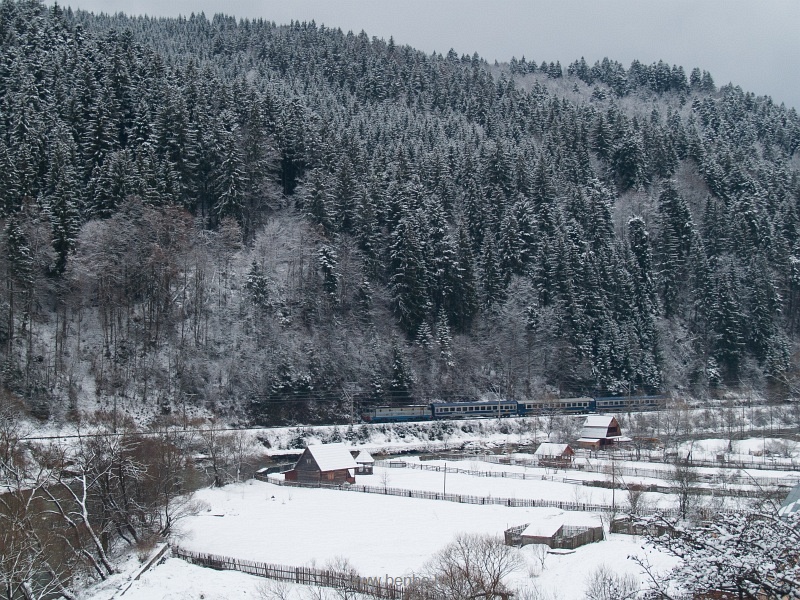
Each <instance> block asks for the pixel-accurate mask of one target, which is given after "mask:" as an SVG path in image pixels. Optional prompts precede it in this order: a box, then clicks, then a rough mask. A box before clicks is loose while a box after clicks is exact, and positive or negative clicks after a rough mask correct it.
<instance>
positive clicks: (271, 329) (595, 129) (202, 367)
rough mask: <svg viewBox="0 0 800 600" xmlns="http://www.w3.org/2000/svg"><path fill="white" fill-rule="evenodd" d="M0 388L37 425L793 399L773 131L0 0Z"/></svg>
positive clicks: (670, 103)
mask: <svg viewBox="0 0 800 600" xmlns="http://www.w3.org/2000/svg"><path fill="white" fill-rule="evenodd" d="M0 44H2V53H0V173H2V177H1V178H0V230H1V231H2V234H1V237H0V245H2V252H0V272H2V273H3V279H4V285H3V286H2V290H1V291H0V294H1V295H0V367H1V368H0V378H1V381H2V386H3V389H4V392H3V393H4V394H5V395H14V396H17V397H19V398H20V399H22V400H23V401H24V402H25V403H26V404H27V406H28V408H29V409H30V410H31V411H32V412H33V414H34V415H36V416H37V417H39V418H41V419H58V420H63V419H67V418H70V417H71V416H74V415H75V414H76V413H77V412H79V411H81V410H84V409H86V408H89V409H93V408H98V409H107V408H108V407H110V406H111V405H112V404H113V405H114V406H115V407H116V406H120V407H124V409H125V410H126V411H128V412H129V413H137V414H143V415H147V414H149V415H159V414H168V413H173V414H176V413H178V411H180V410H182V409H183V410H184V411H185V410H186V406H187V405H188V406H189V407H190V408H192V409H194V408H202V409H204V410H209V411H212V412H213V413H215V414H218V415H222V416H225V417H227V418H229V419H233V420H236V421H238V422H242V423H245V422H246V423H255V424H272V423H291V422H315V421H316V422H319V421H326V422H331V421H339V420H345V419H348V418H350V415H351V414H352V413H353V412H355V411H357V409H358V407H364V406H369V405H370V404H376V403H381V404H385V403H388V402H407V403H411V402H413V403H420V402H426V401H430V400H433V399H449V398H473V397H476V396H479V395H484V394H489V393H493V394H498V395H501V396H504V397H509V398H514V399H523V398H540V397H544V396H548V395H551V396H552V395H559V394H560V395H561V396H570V395H578V394H587V395H614V394H654V393H663V394H671V395H678V396H681V395H685V396H689V395H691V396H694V397H697V398H707V397H712V396H714V395H717V394H722V393H725V392H734V393H736V392H737V391H741V390H743V389H747V390H751V391H752V390H756V391H757V392H758V393H760V394H763V395H764V396H769V397H773V398H784V397H786V396H787V395H791V394H793V393H795V392H796V389H797V382H798V372H797V371H798V361H799V360H800V359H799V358H798V334H800V236H798V227H800V179H799V178H798V170H800V156H798V146H800V118H798V115H797V112H796V110H795V109H787V108H786V107H784V106H783V105H780V106H778V105H776V104H774V103H773V102H772V100H771V99H770V98H769V97H760V96H756V95H754V94H752V93H749V92H746V91H743V90H742V89H740V88H739V87H736V86H734V85H730V84H729V85H724V86H719V85H718V83H715V82H714V80H713V78H712V75H711V74H709V73H708V72H706V71H703V70H701V69H699V68H693V69H684V68H683V67H681V66H670V65H668V64H665V63H664V62H658V63H655V64H651V65H646V64H642V63H640V62H637V61H634V62H633V63H632V64H631V65H629V66H628V67H626V66H624V65H622V64H619V63H618V62H615V61H613V60H610V59H604V60H603V61H602V62H597V63H595V64H594V65H590V64H588V63H587V62H586V61H584V60H583V59H581V60H577V61H575V62H574V63H572V64H570V65H568V66H566V67H562V65H561V64H559V63H552V62H550V63H548V62H537V61H535V60H533V59H532V58H527V59H526V58H521V59H516V58H515V59H512V60H511V61H510V62H509V63H506V64H497V63H495V64H489V63H487V62H486V61H484V60H482V59H481V58H480V57H479V56H478V55H473V56H467V55H459V54H458V53H457V52H455V51H453V50H451V51H450V52H449V53H448V54H447V55H441V54H433V55H427V54H424V53H421V52H418V51H416V50H414V49H413V48H410V47H407V46H399V45H396V44H395V43H394V41H393V40H392V39H389V40H388V41H386V40H383V39H376V38H371V37H369V35H367V34H366V33H363V32H362V33H359V34H353V33H346V34H345V33H343V32H342V31H340V30H338V29H329V28H326V27H324V26H321V25H317V24H315V23H313V22H311V23H292V24H291V25H288V26H276V25H275V24H274V23H271V22H269V21H266V20H265V21H261V20H258V21H248V20H236V19H234V18H232V17H226V16H223V15H215V16H213V17H208V16H205V15H203V14H200V15H192V16H190V17H188V18H179V19H154V18H145V17H142V18H128V17H125V16H123V15H117V16H108V15H100V16H95V15H91V14H87V13H83V12H73V11H72V10H70V9H67V8H62V7H59V6H58V5H56V6H52V7H46V6H44V5H43V4H41V3H40V2H39V1H38V0H22V1H15V0H2V4H0Z"/></svg>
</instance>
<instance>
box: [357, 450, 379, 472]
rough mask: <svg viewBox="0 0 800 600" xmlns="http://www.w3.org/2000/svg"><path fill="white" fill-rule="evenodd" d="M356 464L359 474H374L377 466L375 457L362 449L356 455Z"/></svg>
mask: <svg viewBox="0 0 800 600" xmlns="http://www.w3.org/2000/svg"><path fill="white" fill-rule="evenodd" d="M356 464H357V465H358V467H357V468H356V473H357V474H358V475H372V473H373V470H374V468H375V459H374V458H372V455H371V454H370V453H369V452H367V451H366V450H362V451H361V452H359V453H358V456H356Z"/></svg>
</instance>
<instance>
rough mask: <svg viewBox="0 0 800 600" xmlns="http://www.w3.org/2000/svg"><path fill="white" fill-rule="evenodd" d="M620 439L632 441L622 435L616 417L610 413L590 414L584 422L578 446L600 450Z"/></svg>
mask: <svg viewBox="0 0 800 600" xmlns="http://www.w3.org/2000/svg"><path fill="white" fill-rule="evenodd" d="M620 441H630V440H628V439H627V438H624V439H623V437H622V430H621V429H620V426H619V422H618V421H617V419H616V418H614V417H612V416H610V415H589V416H588V417H586V421H584V423H583V429H581V437H580V439H579V440H578V446H579V447H581V448H591V449H592V450H599V449H600V448H604V447H606V446H612V445H614V444H615V443H617V442H620Z"/></svg>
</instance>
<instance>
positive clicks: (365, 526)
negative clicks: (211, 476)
mask: <svg viewBox="0 0 800 600" xmlns="http://www.w3.org/2000/svg"><path fill="white" fill-rule="evenodd" d="M417 474H419V473H418V472H417ZM197 497H198V498H199V499H202V500H204V501H205V502H208V504H209V505H210V510H209V511H207V512H206V513H204V514H201V515H198V516H196V517H192V518H190V519H187V520H186V521H184V523H183V526H182V529H183V531H185V532H186V537H185V538H184V539H182V540H181V541H180V544H181V545H182V546H184V547H185V548H187V549H188V550H194V551H197V552H209V553H215V554H222V555H225V556H233V557H237V558H244V559H248V560H256V561H264V562H271V563H279V564H288V565H310V564H316V565H317V566H322V565H324V564H325V563H326V562H327V561H329V560H332V559H334V558H337V557H342V556H344V557H347V558H348V559H349V560H350V562H352V563H353V565H355V567H356V568H357V569H358V570H359V571H360V572H361V573H362V574H365V575H370V576H372V575H381V576H383V575H385V574H387V573H390V574H396V575H397V576H401V575H404V574H410V573H413V572H415V571H418V570H419V569H420V568H421V567H422V565H423V563H424V562H425V560H426V559H427V558H428V557H429V556H431V555H432V554H433V553H434V552H436V551H437V550H439V549H440V548H442V547H443V546H445V545H446V544H447V543H448V542H449V541H450V540H452V539H453V537H454V536H455V535H456V534H458V533H461V532H464V531H468V532H471V533H482V534H492V535H502V533H503V531H504V530H505V529H507V528H509V527H513V526H515V525H521V524H523V523H530V522H531V521H533V520H535V519H544V518H550V517H553V516H556V515H560V514H561V515H563V517H564V519H565V521H566V522H567V523H568V524H573V525H580V524H597V523H598V522H599V521H598V517H597V515H593V514H591V513H571V512H563V513H562V512H561V511H559V510H558V509H549V508H530V509H528V508H508V507H505V506H480V505H471V504H457V503H453V502H442V501H436V500H421V499H415V498H402V497H397V496H381V495H379V494H362V493H358V492H343V491H338V490H326V489H306V488H293V487H279V486H275V485H272V484H268V483H263V482H258V481H249V482H247V483H245V484H240V485H234V486H227V487H225V488H223V489H216V490H203V491H202V492H199V493H198V495H197Z"/></svg>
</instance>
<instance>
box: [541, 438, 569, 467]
mask: <svg viewBox="0 0 800 600" xmlns="http://www.w3.org/2000/svg"><path fill="white" fill-rule="evenodd" d="M534 456H535V457H536V461H537V462H538V463H539V466H541V467H554V468H556V469H567V468H569V467H570V466H572V461H573V460H574V458H575V451H574V450H573V449H572V448H571V447H570V445H569V444H554V443H551V442H544V443H542V444H539V447H538V448H537V449H536V452H534Z"/></svg>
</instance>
